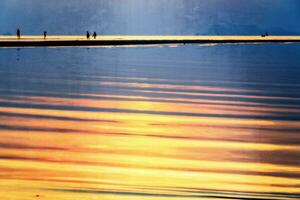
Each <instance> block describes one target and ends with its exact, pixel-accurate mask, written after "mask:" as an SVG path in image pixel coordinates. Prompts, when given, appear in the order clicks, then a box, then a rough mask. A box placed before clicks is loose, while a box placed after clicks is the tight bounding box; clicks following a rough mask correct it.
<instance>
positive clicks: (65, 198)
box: [0, 44, 300, 200]
mask: <svg viewBox="0 0 300 200" xmlns="http://www.w3.org/2000/svg"><path fill="white" fill-rule="evenodd" d="M299 65H300V45H296V44H267V45H217V46H188V45H187V46H178V47H167V46H162V47H155V46H154V47H122V48H28V49H0V134H1V137H0V197H1V199H12V200H29V199H45V200H50V199H58V200H60V199H61V200H74V199H78V200H79V199H107V200H115V199H125V200H126V199H130V200H135V199H154V200H159V199H166V200H173V199H300V66H299Z"/></svg>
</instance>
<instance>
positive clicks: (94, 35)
mask: <svg viewBox="0 0 300 200" xmlns="http://www.w3.org/2000/svg"><path fill="white" fill-rule="evenodd" d="M93 38H94V39H96V38H97V33H96V31H95V32H94V34H93Z"/></svg>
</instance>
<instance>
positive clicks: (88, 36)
mask: <svg viewBox="0 0 300 200" xmlns="http://www.w3.org/2000/svg"><path fill="white" fill-rule="evenodd" d="M86 38H87V39H90V32H88V31H87V32H86Z"/></svg>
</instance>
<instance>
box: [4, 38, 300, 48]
mask: <svg viewBox="0 0 300 200" xmlns="http://www.w3.org/2000/svg"><path fill="white" fill-rule="evenodd" d="M277 42H280V43H282V42H300V36H267V37H262V36H117V35H115V36H98V37H97V38H96V39H94V38H92V37H91V38H90V39H87V38H86V37H85V36H67V35H64V36H47V39H44V37H43V36H22V37H21V38H20V39H17V37H16V36H0V47H25V46H30V47H32V46H106V45H113V46H117V45H157V44H214V43H277Z"/></svg>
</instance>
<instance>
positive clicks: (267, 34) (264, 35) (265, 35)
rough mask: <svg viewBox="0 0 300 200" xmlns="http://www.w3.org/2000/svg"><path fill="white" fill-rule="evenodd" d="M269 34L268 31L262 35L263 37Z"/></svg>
mask: <svg viewBox="0 0 300 200" xmlns="http://www.w3.org/2000/svg"><path fill="white" fill-rule="evenodd" d="M267 36H269V33H268V32H266V34H263V35H261V37H267Z"/></svg>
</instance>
